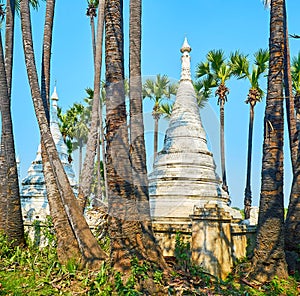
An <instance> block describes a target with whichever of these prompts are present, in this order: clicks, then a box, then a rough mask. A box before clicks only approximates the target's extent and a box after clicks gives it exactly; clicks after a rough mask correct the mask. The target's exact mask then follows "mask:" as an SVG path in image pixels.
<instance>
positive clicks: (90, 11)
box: [86, 0, 99, 60]
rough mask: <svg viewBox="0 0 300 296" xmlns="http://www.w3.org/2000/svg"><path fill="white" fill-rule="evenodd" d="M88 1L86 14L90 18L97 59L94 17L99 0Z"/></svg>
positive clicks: (93, 46) (94, 53) (94, 55)
mask: <svg viewBox="0 0 300 296" xmlns="http://www.w3.org/2000/svg"><path fill="white" fill-rule="evenodd" d="M87 3H88V7H87V10H86V15H87V16H88V17H89V18H90V25H91V35H92V48H93V57H94V60H95V57H96V34H95V22H94V19H95V17H96V16H97V7H98V5H99V0H88V1H87Z"/></svg>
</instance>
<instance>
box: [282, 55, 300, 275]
mask: <svg viewBox="0 0 300 296" xmlns="http://www.w3.org/2000/svg"><path fill="white" fill-rule="evenodd" d="M291 74H292V82H293V90H294V99H295V111H296V123H297V131H298V133H297V134H296V135H295V138H297V139H298V144H299V129H300V53H298V55H297V56H296V57H294V58H293V59H292V65H291ZM298 149H299V146H298ZM296 163H297V165H296V166H295V169H294V170H293V173H294V177H293V182H292V190H291V195H290V201H289V206H288V212H287V217H286V220H285V236H284V238H285V252H286V259H287V263H288V266H289V271H290V272H295V271H298V272H299V271H300V266H299V248H298V246H299V244H300V235H299V233H298V232H299V230H298V227H299V226H298V225H299V215H300V200H299V196H300V186H299V184H300V166H299V163H300V153H299V150H298V154H297V159H296Z"/></svg>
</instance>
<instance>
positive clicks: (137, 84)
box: [129, 0, 165, 266]
mask: <svg viewBox="0 0 300 296" xmlns="http://www.w3.org/2000/svg"><path fill="white" fill-rule="evenodd" d="M141 16H142V4H141V0H131V1H130V23H129V24H130V25H129V39H130V40H129V44H130V45H129V46H130V48H129V78H130V79H129V94H130V95H129V97H130V119H131V120H130V140H131V145H130V147H131V149H130V152H131V153H130V156H131V165H132V171H133V185H134V192H135V197H136V201H137V204H138V211H139V221H140V223H141V228H142V232H143V237H144V239H145V241H144V245H145V246H147V248H146V251H148V250H151V252H150V253H149V254H148V256H147V257H148V259H149V261H152V262H155V263H156V264H158V265H160V266H162V265H163V264H165V261H164V258H163V256H162V252H161V250H160V248H159V247H158V244H157V243H156V241H155V238H154V234H153V231H152V223H151V217H150V204H149V191H148V175H147V165H146V149H145V139H144V121H143V98H142V79H141ZM151 256H152V257H151Z"/></svg>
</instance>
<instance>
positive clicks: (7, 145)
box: [0, 32, 25, 245]
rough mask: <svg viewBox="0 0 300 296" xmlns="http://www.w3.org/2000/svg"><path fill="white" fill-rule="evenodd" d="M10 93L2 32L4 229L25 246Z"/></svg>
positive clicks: (0, 200) (0, 197)
mask: <svg viewBox="0 0 300 296" xmlns="http://www.w3.org/2000/svg"><path fill="white" fill-rule="evenodd" d="M12 40H13V39H12ZM10 81H11V80H10ZM8 92H9V88H8V85H7V78H6V73H5V64H4V53H3V47H2V36H1V32H0V112H1V123H2V127H1V147H0V149H1V150H0V164H1V167H0V216H1V218H0V222H1V224H0V230H2V231H3V232H4V233H5V234H6V235H7V237H8V239H9V240H10V241H13V243H14V245H22V244H24V243H25V240H24V228H23V219H22V212H21V202H20V191H19V180H18V170H17V164H16V158H15V157H16V156H15V144H14V137H13V127H12V118H11V104H10V97H9V95H8Z"/></svg>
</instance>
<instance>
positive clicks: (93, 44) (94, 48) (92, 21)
mask: <svg viewBox="0 0 300 296" xmlns="http://www.w3.org/2000/svg"><path fill="white" fill-rule="evenodd" d="M90 20H91V21H90V25H91V33H92V48H93V57H94V62H95V59H96V34H95V22H94V17H93V16H92V17H91V18H90Z"/></svg>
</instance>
